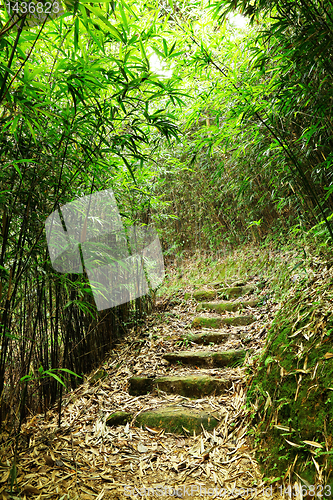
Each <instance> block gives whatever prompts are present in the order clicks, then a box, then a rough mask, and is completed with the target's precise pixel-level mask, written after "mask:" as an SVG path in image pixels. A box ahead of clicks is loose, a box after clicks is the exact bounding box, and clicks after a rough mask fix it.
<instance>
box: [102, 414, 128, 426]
mask: <svg viewBox="0 0 333 500" xmlns="http://www.w3.org/2000/svg"><path fill="white" fill-rule="evenodd" d="M132 418H133V413H129V412H127V411H115V412H114V413H112V415H110V416H109V417H108V418H107V419H106V425H108V426H113V425H114V426H117V425H125V424H127V422H130V421H131V420H132Z"/></svg>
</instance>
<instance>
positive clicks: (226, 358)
mask: <svg viewBox="0 0 333 500" xmlns="http://www.w3.org/2000/svg"><path fill="white" fill-rule="evenodd" d="M246 352H247V351H245V350H244V349H238V350H233V349H231V350H229V351H179V352H170V353H167V354H164V355H163V358H164V359H166V360H167V361H169V362H170V363H178V362H179V363H182V364H184V365H191V366H205V367H209V368H219V367H223V366H232V365H235V364H238V365H239V364H241V363H242V362H243V360H244V358H245V356H246Z"/></svg>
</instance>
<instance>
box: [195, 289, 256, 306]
mask: <svg viewBox="0 0 333 500" xmlns="http://www.w3.org/2000/svg"><path fill="white" fill-rule="evenodd" d="M254 289H255V287H254V286H253V285H245V286H234V287H228V288H218V289H216V290H196V291H194V292H193V298H194V299H195V300H196V301H198V302H203V301H205V300H214V299H216V298H218V297H226V298H231V299H234V298H237V297H241V296H242V295H247V294H248V293H252V292H253V291H254Z"/></svg>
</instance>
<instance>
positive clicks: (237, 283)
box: [207, 280, 246, 288]
mask: <svg viewBox="0 0 333 500" xmlns="http://www.w3.org/2000/svg"><path fill="white" fill-rule="evenodd" d="M226 285H227V286H230V287H234V286H245V285H246V283H245V281H242V280H238V281H237V280H231V281H230V280H225V281H214V282H213V283H208V284H207V286H209V287H210V288H224V287H225V286H226Z"/></svg>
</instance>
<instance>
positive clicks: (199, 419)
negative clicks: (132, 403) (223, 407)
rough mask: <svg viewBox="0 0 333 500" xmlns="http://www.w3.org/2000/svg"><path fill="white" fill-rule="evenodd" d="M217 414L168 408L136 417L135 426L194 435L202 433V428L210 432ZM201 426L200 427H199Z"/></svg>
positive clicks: (215, 421) (214, 424)
mask: <svg viewBox="0 0 333 500" xmlns="http://www.w3.org/2000/svg"><path fill="white" fill-rule="evenodd" d="M215 417H217V414H215V416H214V414H212V413H211V412H208V411H207V412H206V411H200V410H196V409H194V408H193V409H192V408H191V409H187V408H181V407H178V406H168V407H164V408H158V409H156V410H152V411H146V412H143V413H141V414H140V415H138V417H137V419H136V421H135V425H136V426H142V427H143V428H144V427H145V426H147V427H153V428H154V429H156V428H157V429H164V430H165V431H166V432H171V433H173V434H183V435H188V434H193V431H195V433H196V434H200V433H201V432H202V427H204V429H206V430H207V431H211V430H212V429H214V427H216V426H217V424H218V423H219V420H218V419H217V418H215ZM201 425H202V427H201Z"/></svg>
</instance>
